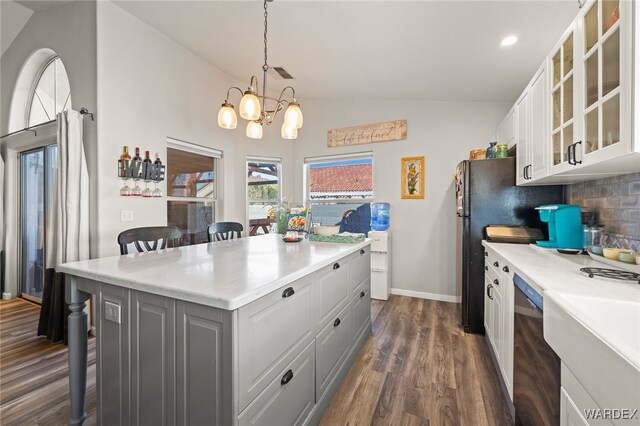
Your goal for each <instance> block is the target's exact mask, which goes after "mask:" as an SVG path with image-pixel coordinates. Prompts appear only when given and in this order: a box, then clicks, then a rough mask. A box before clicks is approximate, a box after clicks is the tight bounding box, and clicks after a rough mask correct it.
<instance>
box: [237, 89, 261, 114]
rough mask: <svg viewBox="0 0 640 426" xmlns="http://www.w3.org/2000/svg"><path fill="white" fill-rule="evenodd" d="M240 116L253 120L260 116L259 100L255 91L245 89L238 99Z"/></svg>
mask: <svg viewBox="0 0 640 426" xmlns="http://www.w3.org/2000/svg"><path fill="white" fill-rule="evenodd" d="M240 117H242V118H244V119H245V120H250V121H255V120H257V119H259V118H260V100H259V99H258V97H257V96H256V94H255V92H253V91H251V90H247V91H246V92H244V96H243V97H242V99H241V100H240Z"/></svg>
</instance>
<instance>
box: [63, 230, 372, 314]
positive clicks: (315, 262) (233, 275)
mask: <svg viewBox="0 0 640 426" xmlns="http://www.w3.org/2000/svg"><path fill="white" fill-rule="evenodd" d="M281 237H282V236H281V235H276V234H269V235H262V236H256V237H249V238H240V239H237V240H229V241H220V242H215V243H206V244H197V245H192V246H185V247H178V248H170V249H165V250H159V251H157V252H149V253H136V254H129V255H124V256H112V257H104V258H100V259H91V260H84V261H79V262H70V263H65V264H63V265H60V267H59V269H58V270H59V272H63V273H65V274H68V275H73V276H77V277H82V278H87V279H91V280H95V281H99V282H103V283H107V284H112V285H115V286H119V287H125V288H129V289H132V290H139V291H144V292H148V293H153V294H158V295H161V296H166V297H172V298H175V299H179V300H184V301H188V302H194V303H199V304H201V305H206V306H212V307H215V308H221V309H226V310H235V309H238V308H240V307H242V306H244V305H246V304H248V303H251V302H253V301H254V300H256V299H258V298H260V297H262V296H264V295H266V294H268V293H270V292H272V291H274V290H277V289H278V288H280V287H282V286H284V285H286V284H288V283H291V282H293V281H295V280H297V279H298V278H302V277H303V276H305V275H308V274H309V273H311V272H314V271H317V270H318V269H320V268H322V267H324V266H327V265H330V264H331V263H333V262H335V261H337V260H339V259H341V258H343V257H345V256H347V255H349V254H351V253H355V252H356V251H358V250H360V249H362V248H364V247H366V246H367V245H369V244H370V241H369V240H366V241H364V242H362V243H357V244H336V243H318V242H310V241H308V240H303V241H302V242H299V243H285V242H283V241H282V238H281Z"/></svg>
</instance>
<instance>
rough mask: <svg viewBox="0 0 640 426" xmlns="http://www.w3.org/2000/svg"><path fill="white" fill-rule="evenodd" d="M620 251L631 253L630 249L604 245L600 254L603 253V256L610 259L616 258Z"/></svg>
mask: <svg viewBox="0 0 640 426" xmlns="http://www.w3.org/2000/svg"><path fill="white" fill-rule="evenodd" d="M621 252H627V253H631V250H629V249H621V248H611V247H605V248H603V249H602V254H603V255H604V257H606V258H607V259H610V260H618V255H619V254H620V253H621Z"/></svg>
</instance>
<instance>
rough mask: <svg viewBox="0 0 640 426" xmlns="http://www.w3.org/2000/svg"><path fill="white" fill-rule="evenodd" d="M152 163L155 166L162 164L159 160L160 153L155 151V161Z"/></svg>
mask: <svg viewBox="0 0 640 426" xmlns="http://www.w3.org/2000/svg"><path fill="white" fill-rule="evenodd" d="M153 164H155V165H156V166H161V165H162V161H160V154H158V153H157V152H156V161H154V162H153Z"/></svg>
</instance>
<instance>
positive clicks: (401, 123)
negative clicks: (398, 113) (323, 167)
mask: <svg viewBox="0 0 640 426" xmlns="http://www.w3.org/2000/svg"><path fill="white" fill-rule="evenodd" d="M405 139H407V120H394V121H385V122H384V123H375V124H365V125H362V126H354V127H345V128H342V129H331V130H329V131H328V132H327V146H328V147H329V148H335V147H338V146H349V145H362V144H366V143H375V142H389V141H399V140H405Z"/></svg>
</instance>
